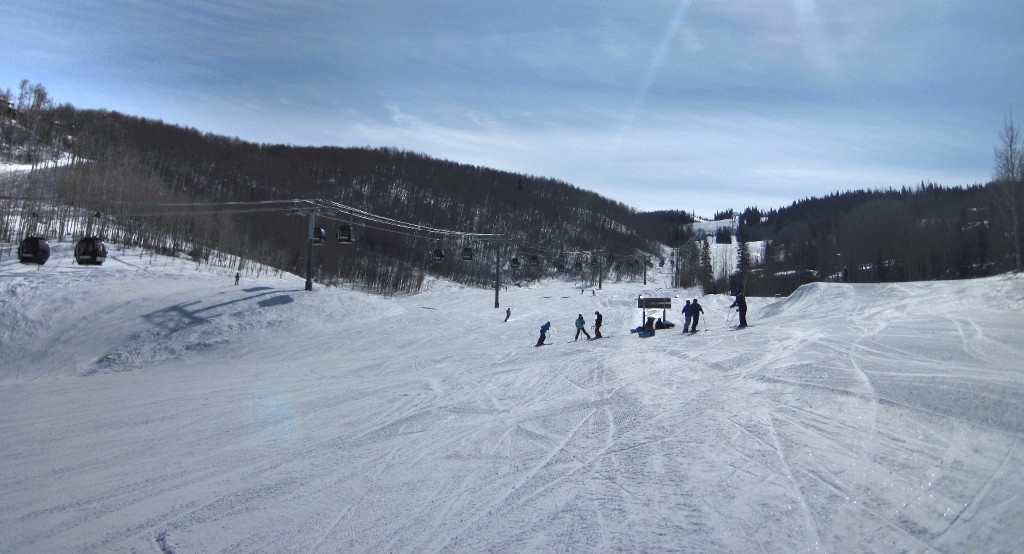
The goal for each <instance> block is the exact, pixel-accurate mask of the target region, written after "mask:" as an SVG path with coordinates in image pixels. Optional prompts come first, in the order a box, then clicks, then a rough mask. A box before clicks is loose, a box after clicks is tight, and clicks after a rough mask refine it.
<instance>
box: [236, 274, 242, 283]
mask: <svg viewBox="0 0 1024 554" xmlns="http://www.w3.org/2000/svg"><path fill="white" fill-rule="evenodd" d="M241 277H242V273H241V272H238V271H236V272H235V284H236V285H237V284H238V280H239V279H240V278H241Z"/></svg>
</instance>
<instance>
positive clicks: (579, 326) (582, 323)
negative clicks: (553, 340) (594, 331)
mask: <svg viewBox="0 0 1024 554" xmlns="http://www.w3.org/2000/svg"><path fill="white" fill-rule="evenodd" d="M581 332H582V333H583V334H584V335H586V337H587V340H590V333H588V332H587V321H586V320H585V319H583V314H580V316H579V317H577V318H576V338H574V339H572V340H573V342H575V341H578V340H580V333H581Z"/></svg>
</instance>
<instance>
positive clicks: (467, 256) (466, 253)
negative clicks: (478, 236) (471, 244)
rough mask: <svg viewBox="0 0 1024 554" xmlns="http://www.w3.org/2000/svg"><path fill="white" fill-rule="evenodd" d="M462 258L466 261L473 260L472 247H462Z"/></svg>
mask: <svg viewBox="0 0 1024 554" xmlns="http://www.w3.org/2000/svg"><path fill="white" fill-rule="evenodd" d="M462 259H463V260H466V261H467V262H469V261H472V260H473V249H472V248H463V249H462Z"/></svg>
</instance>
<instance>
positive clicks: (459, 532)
mask: <svg viewBox="0 0 1024 554" xmlns="http://www.w3.org/2000/svg"><path fill="white" fill-rule="evenodd" d="M596 412H597V409H596V408H594V409H591V410H590V412H589V413H588V414H587V415H586V416H584V417H583V418H582V419H581V420H580V422H579V423H578V424H577V425H576V427H575V428H573V430H572V431H571V432H570V433H568V434H567V435H566V436H565V438H564V439H562V441H561V442H559V443H558V444H556V445H555V447H554V448H552V449H550V450H549V452H548V454H547V456H545V457H544V459H543V460H541V461H540V462H539V463H537V464H535V465H534V466H533V468H532V469H531V470H530V471H529V472H527V473H526V474H525V475H524V476H522V477H521V478H520V479H519V480H518V482H517V483H516V484H514V485H513V486H512V487H511V489H509V490H508V491H505V492H504V493H502V494H501V496H499V497H498V498H497V499H495V500H494V501H492V502H491V503H490V504H488V505H487V507H486V508H485V509H483V510H481V511H480V512H479V513H477V514H476V516H475V517H473V518H472V519H470V520H469V521H467V522H466V523H464V524H463V525H461V526H460V527H459V529H458V530H456V531H455V532H453V533H452V534H451V536H449V537H448V538H447V539H446V540H445V541H444V542H443V543H442V544H441V545H440V547H438V548H437V550H444V549H445V548H447V547H448V546H449V545H450V544H451V543H452V542H453V541H455V540H457V539H458V538H459V537H460V536H461V535H462V534H463V533H465V532H466V530H468V529H469V528H471V527H472V526H474V525H476V524H477V523H478V522H479V521H480V520H481V519H483V518H484V517H485V516H490V515H491V514H492V513H493V512H494V511H495V510H496V509H497V508H498V507H499V506H501V505H502V504H505V503H506V501H507V500H508V499H509V498H510V497H511V496H512V495H513V494H515V493H517V492H519V491H520V490H521V489H522V487H524V486H526V484H527V483H529V482H530V481H531V480H532V479H533V478H534V477H535V476H536V475H537V473H539V472H540V470H541V469H543V468H544V467H546V466H547V465H548V464H549V463H550V462H551V460H553V459H554V457H555V456H557V455H558V453H559V452H562V451H563V450H564V449H565V446H566V445H567V444H568V443H569V441H570V440H572V438H573V437H574V436H575V435H576V433H577V432H578V431H579V430H580V428H582V427H583V425H584V424H585V423H586V422H587V421H589V420H590V418H591V417H593V415H594V413H596Z"/></svg>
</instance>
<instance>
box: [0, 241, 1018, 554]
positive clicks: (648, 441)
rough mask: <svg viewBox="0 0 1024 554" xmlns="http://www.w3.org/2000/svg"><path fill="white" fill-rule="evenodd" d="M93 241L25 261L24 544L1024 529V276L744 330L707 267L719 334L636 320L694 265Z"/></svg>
mask: <svg viewBox="0 0 1024 554" xmlns="http://www.w3.org/2000/svg"><path fill="white" fill-rule="evenodd" d="M69 248H70V245H68V244H57V245H54V254H53V257H52V258H51V261H50V262H49V263H47V264H46V265H45V266H42V267H38V268H37V267H35V266H23V265H20V264H17V263H15V262H14V260H12V259H11V257H10V256H4V258H3V260H2V263H0V453H2V454H0V551H4V552H55V551H105V552H109V551H142V552H145V551H163V552H208V551H233V552H239V551H242V552H253V551H268V552H280V551H301V552H339V551H357V552H365V551H405V552H410V551H416V552H421V551H442V550H444V551H474V552H476V551H484V550H487V551H515V552H520V551H587V552H590V551H611V550H630V551H658V550H683V551H716V552H719V551H729V552H750V551H770V552H793V551H802V550H814V549H820V550H824V551H885V552H889V551H905V550H913V551H928V550H930V549H935V550H937V551H950V552H956V551H1013V550H1018V549H1020V547H1021V545H1022V544H1024V526H1022V525H1020V523H1021V522H1022V521H1024V500H1022V499H1024V448H1022V447H1021V445H1020V444H1019V443H1020V440H1021V437H1022V429H1024V405H1022V403H1021V400H1020V399H1021V397H1022V392H1024V369H1022V364H1021V362H1020V360H1021V359H1022V358H1024V341H1022V340H1021V339H1022V331H1021V329H1022V328H1024V327H1022V324H1024V316H1022V314H1021V308H1022V307H1024V306H1022V305H1024V279H1022V278H1021V277H1018V276H1001V277H994V278H991V279H985V280H977V281H957V282H938V283H908V284H893V285H842V284H813V285H809V286H806V287H804V288H802V289H800V290H799V291H797V293H795V294H794V295H793V296H792V297H790V298H787V299H780V300H768V299H750V303H751V310H750V314H749V320H750V322H751V325H752V326H751V327H750V328H748V329H745V330H732V329H730V328H728V327H727V324H729V323H730V322H731V323H735V318H734V317H733V314H732V312H731V310H729V309H728V306H729V303H730V302H731V299H729V298H727V297H721V296H709V297H704V298H702V299H701V303H702V304H703V305H704V309H705V311H706V315H705V317H704V320H703V322H702V324H701V332H699V333H697V334H694V335H685V336H684V335H683V334H682V333H681V330H680V329H678V328H676V329H672V330H667V331H659V332H658V333H657V335H656V336H655V337H652V338H648V339H639V338H637V336H636V335H634V334H631V333H630V332H629V329H630V328H632V327H635V326H636V325H637V324H638V323H639V321H640V318H641V316H640V313H639V310H637V309H636V297H637V295H639V294H641V293H643V294H645V295H647V296H674V295H676V294H679V295H681V296H682V298H692V297H694V296H696V293H695V291H692V290H689V291H684V290H679V291H676V290H669V289H666V288H664V285H663V283H665V282H667V280H668V279H667V277H665V276H661V275H657V274H655V275H653V277H652V279H651V281H650V283H651V284H650V285H649V286H647V287H644V286H642V285H641V284H639V283H606V284H605V287H604V289H603V290H600V291H595V292H596V293H594V294H592V293H591V291H590V290H589V289H588V290H586V291H584V294H580V292H581V291H580V290H579V289H575V288H573V285H572V284H570V283H564V282H546V283H543V284H541V285H537V286H534V287H530V288H522V289H519V288H514V287H513V288H510V289H508V290H503V291H502V292H501V309H497V310H496V309H494V308H493V304H494V293H493V291H488V290H478V289H469V288H463V287H460V286H456V285H452V284H449V283H444V282H435V283H433V284H432V286H431V287H430V290H428V291H427V292H425V293H423V294H419V295H414V296H401V297H393V298H382V297H375V296H368V295H365V294H362V293H359V292H356V291H349V290H343V289H324V288H318V289H317V290H315V291H313V292H306V291H304V290H303V281H302V280H301V279H300V278H297V277H291V276H290V277H286V278H279V277H270V278H262V279H258V280H254V279H243V280H242V283H241V284H240V285H238V286H234V285H233V284H232V283H233V278H232V276H233V274H229V273H230V272H227V271H224V272H207V271H197V270H196V267H195V265H194V264H192V263H188V262H183V261H180V260H171V259H166V258H152V257H150V256H148V255H141V254H139V253H134V254H131V253H128V254H123V253H117V254H115V255H114V256H112V258H111V259H110V260H109V261H108V262H107V263H106V264H105V265H103V266H102V267H79V266H75V265H72V264H71V263H70V253H69ZM678 304H679V302H678V301H677V302H676V303H675V304H674V308H673V311H672V313H671V314H670V319H672V320H674V321H676V322H677V323H679V319H680V317H679V316H678V312H679V307H680V306H679V305H678ZM506 307H511V309H512V317H511V319H510V320H509V321H508V322H507V323H505V322H503V319H504V315H505V308H506ZM595 310H600V311H601V312H602V313H603V314H604V320H605V326H604V329H603V331H604V334H605V335H606V337H607V338H605V339H601V340H598V341H583V340H581V341H579V342H573V340H572V338H573V337H572V334H573V325H572V322H573V320H574V319H575V318H576V316H577V314H583V315H584V317H585V318H586V319H587V321H588V328H589V325H590V324H592V322H593V318H594V315H593V314H594V311H595ZM548 320H550V321H551V322H552V326H553V329H554V333H552V335H550V336H549V342H550V343H551V345H550V346H545V347H541V348H535V347H534V346H533V344H534V342H535V341H536V339H537V334H538V328H539V327H540V325H541V324H542V323H544V322H545V321H548Z"/></svg>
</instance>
